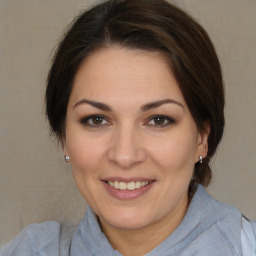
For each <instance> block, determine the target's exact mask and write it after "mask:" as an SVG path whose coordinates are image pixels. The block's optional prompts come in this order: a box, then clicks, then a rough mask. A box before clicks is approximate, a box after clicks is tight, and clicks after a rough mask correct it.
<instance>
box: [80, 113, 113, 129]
mask: <svg viewBox="0 0 256 256" xmlns="http://www.w3.org/2000/svg"><path fill="white" fill-rule="evenodd" d="M80 123H81V124H82V125H85V126H91V127H95V128H99V127H102V126H107V125H110V122H109V121H108V120H107V119H106V118H105V117H104V116H102V115H91V116H87V117H84V118H82V120H81V121H80Z"/></svg>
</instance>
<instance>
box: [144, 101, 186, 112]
mask: <svg viewBox="0 0 256 256" xmlns="http://www.w3.org/2000/svg"><path fill="white" fill-rule="evenodd" d="M167 103H171V104H176V105H178V106H180V107H182V108H183V109H184V106H183V104H182V103H180V102H178V101H176V100H173V99H165V100H159V101H154V102H151V103H148V104H145V105H143V106H142V107H141V111H143V112H145V111H148V110H150V109H154V108H158V107H160V106H161V105H163V104H167Z"/></svg>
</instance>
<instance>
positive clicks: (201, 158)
mask: <svg viewBox="0 0 256 256" xmlns="http://www.w3.org/2000/svg"><path fill="white" fill-rule="evenodd" d="M198 158H199V163H200V164H202V163H203V157H202V156H199V157H198Z"/></svg>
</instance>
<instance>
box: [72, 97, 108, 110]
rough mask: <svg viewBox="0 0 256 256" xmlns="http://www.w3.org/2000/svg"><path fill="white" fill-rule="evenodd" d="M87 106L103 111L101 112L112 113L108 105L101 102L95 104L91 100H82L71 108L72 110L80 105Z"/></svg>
mask: <svg viewBox="0 0 256 256" xmlns="http://www.w3.org/2000/svg"><path fill="white" fill-rule="evenodd" d="M84 103H86V104H89V105H91V106H93V107H95V108H98V109H100V110H103V111H108V112H111V111H113V110H112V108H111V107H109V106H108V105H106V104H104V103H101V102H97V101H93V100H87V99H82V100H80V101H78V102H77V103H76V104H75V105H74V106H73V109H74V108H75V107H77V106H79V105H81V104H84Z"/></svg>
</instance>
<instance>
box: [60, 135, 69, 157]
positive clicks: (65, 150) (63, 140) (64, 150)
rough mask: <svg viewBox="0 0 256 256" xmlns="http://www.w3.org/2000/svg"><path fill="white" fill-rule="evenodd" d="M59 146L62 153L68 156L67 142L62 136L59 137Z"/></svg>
mask: <svg viewBox="0 0 256 256" xmlns="http://www.w3.org/2000/svg"><path fill="white" fill-rule="evenodd" d="M61 147H62V149H63V152H64V155H65V156H68V150H67V143H66V138H65V137H64V136H63V137H62V138H61Z"/></svg>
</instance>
